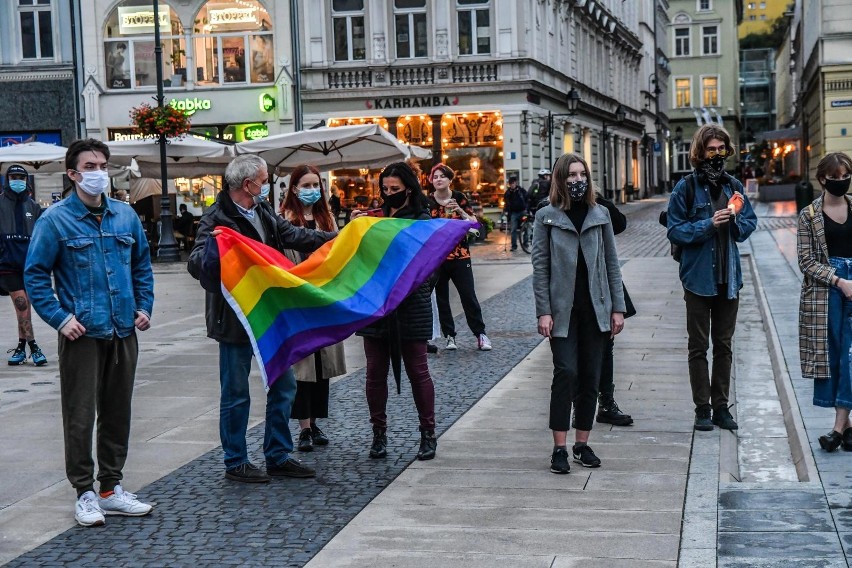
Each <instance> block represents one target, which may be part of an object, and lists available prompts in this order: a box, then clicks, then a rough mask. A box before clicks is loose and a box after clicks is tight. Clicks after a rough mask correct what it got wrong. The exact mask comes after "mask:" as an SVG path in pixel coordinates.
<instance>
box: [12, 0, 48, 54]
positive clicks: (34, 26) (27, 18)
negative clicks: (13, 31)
mask: <svg viewBox="0 0 852 568" xmlns="http://www.w3.org/2000/svg"><path fill="white" fill-rule="evenodd" d="M18 24H19V25H20V37H21V56H22V57H23V58H24V59H53V6H52V5H51V0H18Z"/></svg>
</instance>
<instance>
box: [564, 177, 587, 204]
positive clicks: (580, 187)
mask: <svg viewBox="0 0 852 568" xmlns="http://www.w3.org/2000/svg"><path fill="white" fill-rule="evenodd" d="M567 187H568V196H569V197H570V198H571V201H582V199H583V198H584V197H585V196H586V191H588V189H589V182H587V181H586V180H584V179H580V180H577V181H569V182H568V183H567Z"/></svg>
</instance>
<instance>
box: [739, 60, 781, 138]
mask: <svg viewBox="0 0 852 568" xmlns="http://www.w3.org/2000/svg"><path fill="white" fill-rule="evenodd" d="M775 55H776V54H775V50H774V49H743V50H741V51H740V99H741V104H740V109H741V110H742V127H743V131H744V132H745V133H747V135H746V138H749V139H750V138H752V137H753V136H755V135H759V134H760V133H761V132H766V131H768V130H774V129H775V128H776V123H775ZM746 141H748V140H746Z"/></svg>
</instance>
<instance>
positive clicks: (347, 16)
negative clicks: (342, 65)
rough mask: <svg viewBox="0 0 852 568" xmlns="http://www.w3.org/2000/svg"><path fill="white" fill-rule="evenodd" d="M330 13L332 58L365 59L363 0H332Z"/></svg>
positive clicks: (343, 59)
mask: <svg viewBox="0 0 852 568" xmlns="http://www.w3.org/2000/svg"><path fill="white" fill-rule="evenodd" d="M331 15H332V17H331V27H332V30H333V32H334V60H335V61H363V60H364V59H366V58H367V43H366V41H365V39H364V38H365V35H366V32H365V30H364V0H332V2H331Z"/></svg>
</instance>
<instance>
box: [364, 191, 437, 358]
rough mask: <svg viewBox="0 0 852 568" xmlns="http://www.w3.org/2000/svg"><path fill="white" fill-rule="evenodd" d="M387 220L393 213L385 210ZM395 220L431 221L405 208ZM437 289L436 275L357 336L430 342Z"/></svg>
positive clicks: (425, 211)
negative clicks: (434, 292)
mask: <svg viewBox="0 0 852 568" xmlns="http://www.w3.org/2000/svg"><path fill="white" fill-rule="evenodd" d="M385 216H388V217H389V216H390V211H389V210H388V209H387V208H385ZM393 217H395V218H397V219H420V220H423V219H430V218H431V217H430V215H429V213H428V211H427V210H425V209H422V210H415V209H413V208H411V207H408V206H406V207H403V208H402V209H400V210H399V211H397V212H396V214H395V215H393ZM434 287H435V275H432V276H431V277H430V278H429V279H428V280H426V282H424V283H423V284H421V285H420V286H418V287H417V288H416V289H415V290H414V291H413V292H412V293H411V294H409V295H408V297H407V298H406V299H404V300H403V301H402V303H401V304H400V305H399V307H397V308H396V309H395V310H394V311H392V312H391V313H390V314H388V315H386V316H385V317H383V318H382V319H380V320H377V321H375V322H373V323H372V324H370V325H368V326H367V327H365V328H363V329H361V330H360V331H358V332H356V333H355V335H359V336H361V337H381V338H386V337H390V335H391V333H392V332H393V333H396V331H398V332H399V337H400V338H401V339H402V340H403V341H427V340H429V339H432V288H434Z"/></svg>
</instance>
